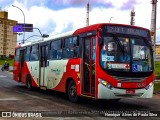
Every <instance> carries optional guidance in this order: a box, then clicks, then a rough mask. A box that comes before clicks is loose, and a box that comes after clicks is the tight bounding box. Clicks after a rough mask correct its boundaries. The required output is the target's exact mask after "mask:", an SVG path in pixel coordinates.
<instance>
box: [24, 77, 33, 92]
mask: <svg viewBox="0 0 160 120" xmlns="http://www.w3.org/2000/svg"><path fill="white" fill-rule="evenodd" d="M26 85H27V89H28V90H32V88H33V87H32V81H31V76H30V75H29V74H28V75H27V76H26Z"/></svg>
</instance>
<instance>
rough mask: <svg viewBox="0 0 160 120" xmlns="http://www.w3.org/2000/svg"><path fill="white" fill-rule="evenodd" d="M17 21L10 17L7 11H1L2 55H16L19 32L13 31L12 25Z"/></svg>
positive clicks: (0, 38) (0, 45) (0, 42)
mask: <svg viewBox="0 0 160 120" xmlns="http://www.w3.org/2000/svg"><path fill="white" fill-rule="evenodd" d="M16 23H17V21H15V20H10V19H8V12H7V11H0V57H4V56H5V57H10V56H13V55H14V49H15V46H16V44H17V34H16V33H13V32H12V27H13V26H15V25H16Z"/></svg>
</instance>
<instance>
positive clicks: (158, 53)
mask: <svg viewBox="0 0 160 120" xmlns="http://www.w3.org/2000/svg"><path fill="white" fill-rule="evenodd" d="M155 54H156V56H160V43H156V51H155Z"/></svg>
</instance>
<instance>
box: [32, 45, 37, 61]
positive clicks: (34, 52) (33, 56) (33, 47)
mask: <svg viewBox="0 0 160 120" xmlns="http://www.w3.org/2000/svg"><path fill="white" fill-rule="evenodd" d="M38 50H39V49H38V45H34V46H32V48H31V54H30V61H36V60H38V59H39V51H38Z"/></svg>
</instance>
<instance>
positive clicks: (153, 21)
mask: <svg viewBox="0 0 160 120" xmlns="http://www.w3.org/2000/svg"><path fill="white" fill-rule="evenodd" d="M151 4H152V13H151V26H150V31H151V38H152V45H153V46H154V52H155V44H156V14H157V0H152V1H151Z"/></svg>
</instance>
